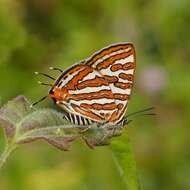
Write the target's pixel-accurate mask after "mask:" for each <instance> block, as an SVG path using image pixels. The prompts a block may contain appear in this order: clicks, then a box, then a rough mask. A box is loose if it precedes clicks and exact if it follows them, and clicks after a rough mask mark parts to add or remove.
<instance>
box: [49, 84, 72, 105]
mask: <svg viewBox="0 0 190 190" xmlns="http://www.w3.org/2000/svg"><path fill="white" fill-rule="evenodd" d="M48 96H49V97H50V98H52V99H53V101H54V102H55V103H57V102H60V101H64V100H66V98H67V96H68V93H67V92H66V90H65V89H64V88H58V87H52V88H51V89H50V91H49V94H48Z"/></svg>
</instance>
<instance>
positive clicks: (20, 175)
mask: <svg viewBox="0 0 190 190" xmlns="http://www.w3.org/2000/svg"><path fill="white" fill-rule="evenodd" d="M189 6H190V1H188V0H181V1H176V0H174V1H172V0H168V1H163V0H154V1H145V0H118V1H113V0H109V1H108V0H101V1H99V0H97V1H90V2H89V1H87V0H83V1H79V0H76V1H66V0H18V1H14V0H0V73H1V75H0V79H1V80H0V86H1V93H0V96H1V104H2V103H4V102H6V101H7V100H8V99H10V98H13V97H15V96H17V95H18V94H21V93H22V94H24V95H26V96H27V97H28V98H30V99H31V100H32V101H35V100H36V99H38V98H39V97H40V96H43V95H44V94H47V89H46V88H42V87H41V86H38V85H37V84H36V79H35V77H34V76H33V72H34V71H36V70H38V71H44V72H46V73H48V72H49V73H50V71H48V69H47V68H48V67H49V66H57V67H61V68H66V67H68V66H69V65H72V64H73V63H75V62H77V61H79V60H81V59H84V58H86V57H87V56H89V55H90V54H92V53H93V52H94V51H96V50H98V49H100V48H102V47H104V46H106V45H108V44H111V43H115V42H119V41H131V42H133V43H134V45H135V47H136V52H137V73H136V86H135V88H134V92H133V96H132V99H131V101H130V104H129V112H132V111H134V110H137V109H139V108H143V107H146V106H149V105H155V106H156V113H157V114H158V115H157V117H156V118H155V119H151V118H145V117H141V118H138V119H137V118H136V120H135V121H134V122H133V123H132V124H131V125H130V128H129V136H130V139H131V142H132V145H133V149H134V150H135V158H136V160H137V164H138V171H139V174H140V182H141V184H142V189H146V190H160V189H162V190H168V189H173V190H178V189H180V190H188V189H189V188H190V181H189V176H190V172H189V171H190V165H189V159H190V153H189V148H188V145H189V143H190V142H189V134H190V129H189V127H188V126H189V124H190V119H189V117H188V116H189V107H190V98H189V97H190V88H189V83H190V74H189V69H190V65H189V54H190V37H189V33H190V27H189V20H190V12H189ZM152 67H154V68H156V69H158V70H159V72H156V77H153V78H151V77H152V76H151V74H150V77H149V78H150V81H152V84H153V85H154V84H155V85H156V84H157V82H158V81H160V80H163V78H164V82H163V83H162V85H161V86H159V85H158V86H157V89H156V90H154V91H151V85H152V84H150V86H149V84H146V86H145V87H144V81H146V80H144V79H145V75H144V73H147V72H144V71H148V70H149V69H151V68H152ZM151 71H152V70H151ZM160 72H161V73H162V74H159V73H160ZM148 73H150V72H148ZM51 74H52V75H54V76H57V73H56V72H55V73H54V72H53V71H51ZM163 76H164V77H163ZM42 80H43V79H42ZM44 80H45V79H44ZM142 87H143V88H142ZM43 105H46V106H48V107H50V106H52V102H50V101H47V102H46V103H44V104H43ZM0 134H1V137H0V141H1V144H2V143H3V136H2V134H3V133H2V131H1V133H0ZM0 189H2V190H22V189H36V190H38V189H40V190H43V189H47V190H51V189H56V190H59V189H69V190H72V189H81V190H85V189H91V190H97V189H98V190H101V189H110V190H112V189H121V190H122V189H125V185H124V184H123V183H122V180H121V178H120V176H119V174H118V172H117V168H116V167H115V165H114V161H113V159H112V154H111V152H110V151H109V148H105V147H101V148H97V149H95V150H94V151H92V150H89V149H88V148H86V147H84V146H82V145H81V143H76V144H75V146H74V147H73V150H72V151H70V152H66V153H65V152H57V151H55V150H54V149H52V148H51V147H50V146H49V147H47V146H46V145H45V143H39V142H36V143H34V144H33V145H27V149H24V148H23V149H20V150H19V151H17V152H15V154H13V156H12V158H11V159H10V161H9V164H7V165H6V167H4V169H3V170H2V171H1V173H0Z"/></svg>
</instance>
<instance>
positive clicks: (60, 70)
mask: <svg viewBox="0 0 190 190" xmlns="http://www.w3.org/2000/svg"><path fill="white" fill-rule="evenodd" d="M49 69H50V70H55V71H59V72H61V73H62V72H63V70H62V69H60V68H57V67H49Z"/></svg>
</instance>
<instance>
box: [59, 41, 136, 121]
mask: <svg viewBox="0 0 190 190" xmlns="http://www.w3.org/2000/svg"><path fill="white" fill-rule="evenodd" d="M134 71H135V51H134V47H133V45H132V44H129V43H123V44H116V45H112V46H109V47H107V48H104V49H102V50H100V51H99V52H97V53H95V54H94V55H92V56H91V57H90V58H89V59H87V60H85V61H83V62H81V63H79V64H76V65H74V66H72V67H71V68H69V69H67V70H66V71H65V72H64V73H63V74H62V76H61V78H60V80H59V81H58V82H57V87H56V88H59V89H61V92H62V93H63V94H64V98H63V99H62V100H60V101H59V104H60V105H61V106H62V107H63V108H64V109H66V110H67V111H68V112H70V113H73V114H76V115H80V116H83V117H85V118H88V119H91V120H93V121H96V122H99V123H105V122H109V123H111V124H116V123H119V121H120V120H121V119H122V118H123V116H124V114H125V112H126V109H127V103H128V100H129V97H130V94H131V90H132V87H133V83H134ZM65 94H66V95H65Z"/></svg>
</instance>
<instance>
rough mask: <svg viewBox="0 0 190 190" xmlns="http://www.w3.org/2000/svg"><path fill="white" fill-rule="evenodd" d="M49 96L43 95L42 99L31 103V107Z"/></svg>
mask: <svg viewBox="0 0 190 190" xmlns="http://www.w3.org/2000/svg"><path fill="white" fill-rule="evenodd" d="M47 97H48V96H44V97H42V98H41V99H40V100H38V101H37V102H35V103H33V104H31V105H30V107H33V106H35V105H36V104H38V103H40V102H42V101H43V100H45V99H46V98H47Z"/></svg>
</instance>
